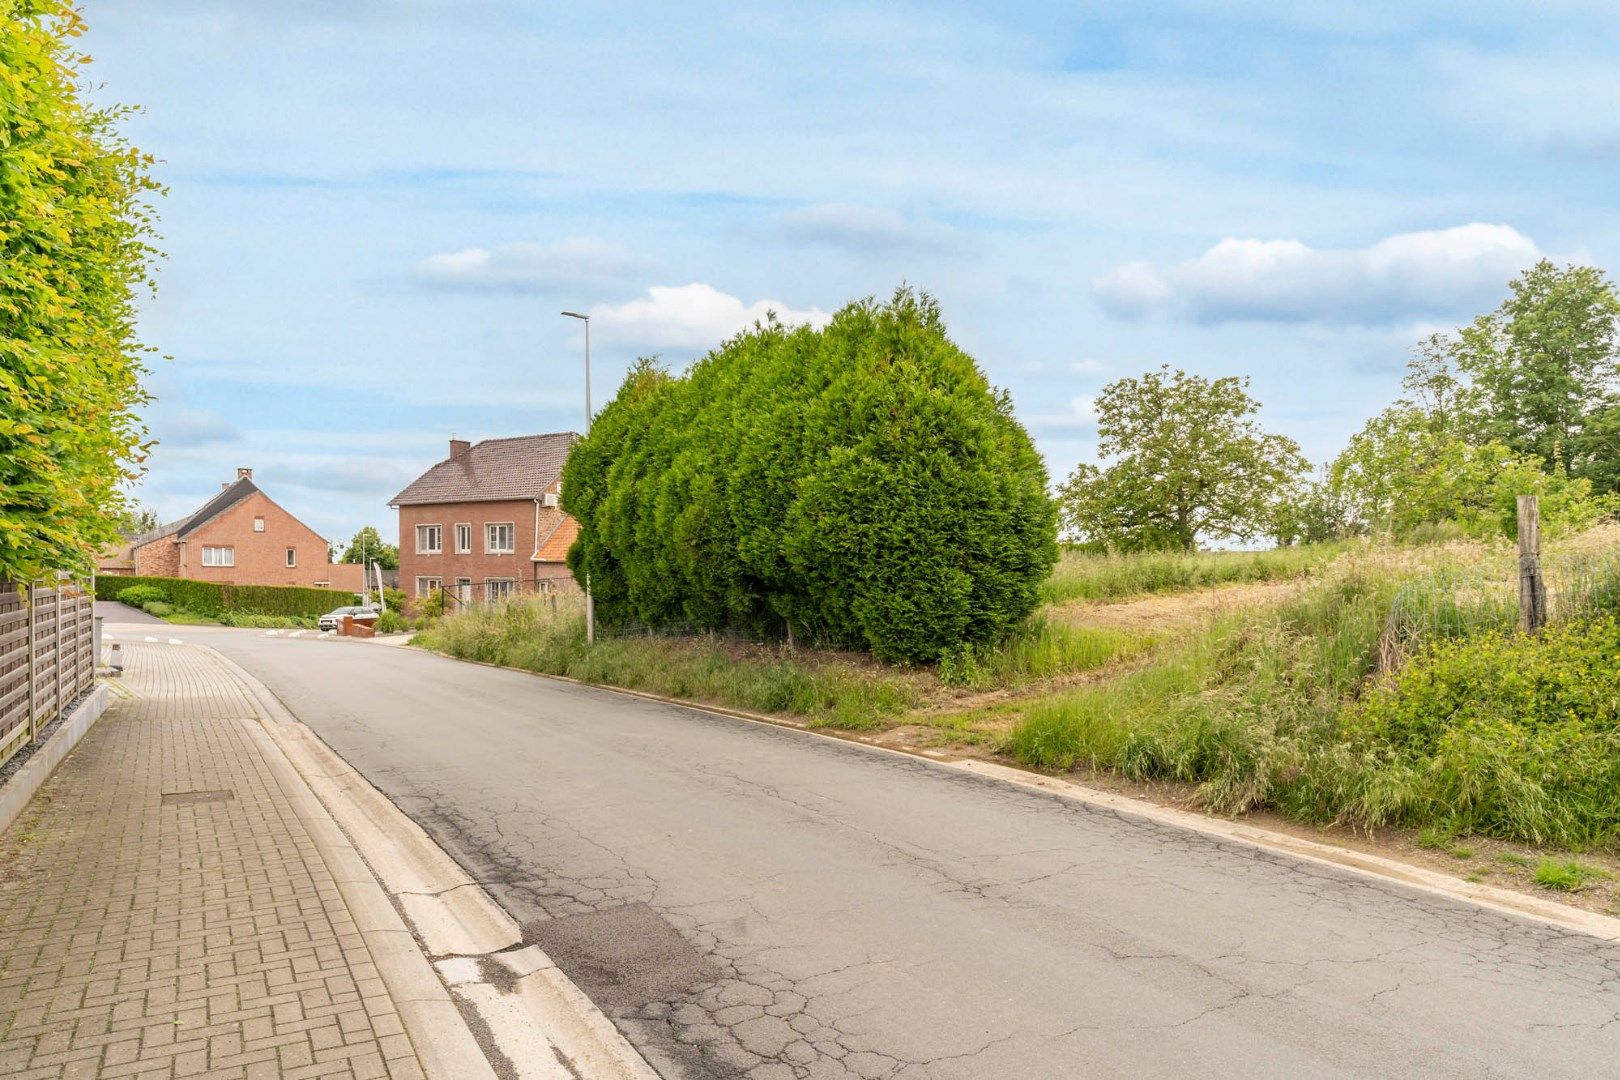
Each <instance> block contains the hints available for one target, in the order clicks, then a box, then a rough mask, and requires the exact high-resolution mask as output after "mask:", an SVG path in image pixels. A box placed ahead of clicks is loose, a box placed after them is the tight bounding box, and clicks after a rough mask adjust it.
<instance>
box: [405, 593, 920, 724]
mask: <svg viewBox="0 0 1620 1080" xmlns="http://www.w3.org/2000/svg"><path fill="white" fill-rule="evenodd" d="M411 644H413V645H417V646H420V647H423V648H428V649H433V650H436V651H438V652H442V653H446V654H448V655H450V656H456V657H461V658H462V659H467V660H480V661H483V662H484V663H489V664H501V665H504V666H506V667H515V668H521V669H523V670H526V671H537V672H542V673H544V674H548V675H566V676H568V677H569V678H572V679H579V680H581V681H582V682H589V683H598V684H601V685H604V686H618V687H623V688H625V689H629V690H642V691H646V692H648V693H654V694H661V695H664V696H666V697H676V698H684V699H687V700H691V701H699V702H707V703H710V704H715V705H727V706H730V707H732V708H737V709H745V710H748V711H751V712H762V713H778V714H788V715H793V716H803V717H806V718H808V719H809V720H810V721H811V722H813V723H816V724H821V725H825V726H829V727H838V728H844V729H851V730H862V729H872V728H877V727H882V726H883V725H884V724H885V723H886V722H888V721H889V720H890V719H892V718H893V717H896V716H899V715H901V714H903V713H905V712H906V711H907V710H909V709H910V708H912V706H913V705H914V704H915V703H916V701H917V699H918V693H917V687H916V685H915V680H912V679H909V678H907V677H906V676H905V674H904V673H903V672H894V673H890V672H887V671H884V670H882V669H876V668H870V667H863V666H861V665H857V664H854V663H841V662H839V661H837V660H835V659H831V658H819V659H818V660H816V661H809V660H807V659H801V658H799V657H797V656H795V657H794V658H791V659H790V658H789V657H787V656H786V655H785V654H778V655H775V656H773V655H771V653H773V652H775V650H771V649H755V650H728V649H726V648H724V647H721V646H717V645H708V644H707V643H702V642H693V641H690V640H684V639H673V638H659V637H607V636H604V637H599V638H598V639H597V643H596V644H595V645H594V646H591V647H587V646H586V644H585V625H584V619H583V615H582V610H581V609H580V608H579V607H578V606H577V605H576V604H573V603H568V602H564V603H562V604H559V605H557V606H556V607H555V608H553V607H552V606H551V605H550V604H549V603H541V602H538V601H530V600H514V601H511V602H509V603H506V604H503V605H501V606H499V607H496V608H488V609H483V610H475V611H468V612H464V613H460V614H457V615H454V616H451V617H449V618H445V619H441V620H440V621H439V622H437V623H436V624H435V625H433V626H431V627H429V628H427V629H426V630H423V631H422V632H420V633H418V634H417V635H416V637H415V638H413V639H412V642H411Z"/></svg>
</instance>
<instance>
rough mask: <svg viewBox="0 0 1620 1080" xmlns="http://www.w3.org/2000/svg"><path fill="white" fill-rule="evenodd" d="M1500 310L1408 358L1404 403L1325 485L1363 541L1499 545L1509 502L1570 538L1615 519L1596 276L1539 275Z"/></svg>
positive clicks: (1610, 369)
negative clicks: (1529, 508)
mask: <svg viewBox="0 0 1620 1080" xmlns="http://www.w3.org/2000/svg"><path fill="white" fill-rule="evenodd" d="M1509 288H1510V292H1511V295H1510V296H1509V297H1508V298H1507V299H1506V300H1505V301H1503V303H1502V304H1501V306H1500V307H1499V308H1497V310H1496V311H1495V312H1493V313H1491V314H1489V315H1483V316H1480V317H1479V318H1477V319H1475V320H1474V321H1473V322H1472V323H1470V324H1469V325H1468V326H1466V327H1463V328H1462V329H1460V330H1458V331H1457V332H1456V333H1455V334H1435V335H1431V336H1430V337H1428V338H1426V339H1425V340H1424V341H1423V342H1422V343H1420V344H1419V346H1418V347H1417V348H1416V349H1415V350H1414V352H1413V355H1412V358H1411V360H1410V361H1409V362H1408V364H1407V373H1406V376H1405V378H1404V379H1403V380H1402V383H1401V386H1402V391H1403V393H1402V396H1401V397H1400V398H1398V399H1397V400H1396V401H1395V402H1394V403H1393V404H1392V405H1390V406H1389V407H1388V408H1386V409H1385V410H1384V411H1383V412H1381V413H1379V414H1378V415H1377V416H1375V417H1373V418H1372V419H1371V420H1369V421H1367V423H1366V425H1365V426H1364V427H1363V428H1362V429H1361V431H1359V432H1358V433H1357V434H1356V435H1355V436H1353V437H1352V438H1351V440H1350V443H1349V445H1348V446H1347V447H1346V448H1345V449H1344V451H1343V452H1342V453H1340V454H1339V456H1338V457H1337V458H1336V459H1335V460H1334V462H1333V464H1332V466H1331V468H1330V470H1329V484H1330V486H1331V487H1332V489H1333V491H1334V492H1335V493H1336V494H1337V496H1338V497H1340V498H1341V499H1343V500H1344V501H1345V502H1346V504H1347V505H1348V506H1350V507H1351V508H1352V514H1353V516H1354V517H1355V518H1356V519H1357V520H1358V521H1360V522H1361V523H1363V524H1364V525H1365V526H1366V527H1368V528H1372V529H1376V530H1379V531H1381V532H1386V533H1393V534H1401V533H1405V532H1410V531H1411V530H1413V529H1416V528H1419V527H1421V526H1426V525H1433V524H1439V523H1453V524H1455V525H1458V526H1460V527H1461V528H1462V529H1463V531H1465V532H1468V533H1473V534H1476V535H1485V534H1491V533H1500V532H1509V531H1511V530H1512V528H1513V523H1514V504H1515V496H1516V495H1520V494H1534V495H1539V496H1540V497H1541V513H1542V519H1543V521H1544V522H1545V523H1546V524H1547V525H1548V526H1549V527H1550V528H1553V529H1559V528H1575V527H1580V526H1582V525H1585V524H1588V523H1590V522H1591V521H1594V520H1596V519H1597V518H1598V517H1600V516H1601V515H1603V514H1605V513H1609V512H1610V511H1611V510H1612V509H1613V507H1612V505H1611V504H1612V503H1613V501H1614V495H1615V493H1616V491H1617V490H1620V488H1617V483H1620V466H1617V464H1616V461H1617V452H1620V408H1617V406H1616V404H1615V401H1614V396H1613V395H1614V392H1615V380H1616V372H1617V367H1616V364H1617V358H1616V350H1615V346H1616V319H1617V317H1620V298H1617V297H1616V295H1615V292H1614V288H1613V286H1611V285H1610V284H1609V282H1608V280H1607V278H1605V277H1604V275H1603V273H1602V271H1600V270H1597V269H1594V268H1592V267H1581V266H1571V267H1566V268H1563V269H1559V268H1557V267H1554V266H1553V265H1552V264H1551V263H1548V262H1545V261H1543V262H1541V263H1538V264H1537V265H1536V266H1534V267H1532V268H1531V269H1529V270H1527V271H1525V273H1524V274H1523V275H1521V276H1520V277H1519V278H1518V279H1517V280H1515V281H1514V282H1512V283H1511V284H1510V286H1509Z"/></svg>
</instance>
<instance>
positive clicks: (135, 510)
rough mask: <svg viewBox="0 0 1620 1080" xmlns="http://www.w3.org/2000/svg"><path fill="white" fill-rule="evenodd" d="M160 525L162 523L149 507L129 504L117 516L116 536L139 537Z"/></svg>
mask: <svg viewBox="0 0 1620 1080" xmlns="http://www.w3.org/2000/svg"><path fill="white" fill-rule="evenodd" d="M162 524H163V521H162V520H161V519H160V518H159V517H158V514H157V511H156V510H153V509H152V508H151V507H150V506H140V505H135V504H131V505H130V506H128V507H126V508H125V509H124V511H123V512H122V513H120V514H119V515H118V534H119V535H120V536H139V535H141V534H142V533H149V532H151V531H152V530H153V529H156V528H158V527H160V526H161V525H162Z"/></svg>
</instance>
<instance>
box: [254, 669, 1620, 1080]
mask: <svg viewBox="0 0 1620 1080" xmlns="http://www.w3.org/2000/svg"><path fill="white" fill-rule="evenodd" d="M310 651H313V648H312V649H311V650H310ZM367 655H369V654H367ZM383 659H384V660H385V661H386V662H388V663H391V664H399V665H401V667H400V668H399V671H404V670H406V667H405V665H417V664H418V663H419V662H420V663H421V664H432V666H431V667H430V668H429V669H428V670H431V671H434V672H438V671H440V670H441V669H440V666H439V665H438V662H436V661H431V659H430V658H414V657H403V658H394V657H384V658H383ZM346 670H347V669H346ZM410 670H416V668H415V667H411V668H410ZM443 670H444V671H447V672H451V673H452V674H454V676H455V680H454V685H453V686H449V687H448V688H447V689H446V690H445V691H444V693H445V695H446V696H445V697H442V698H431V695H432V694H433V693H437V692H438V691H437V690H435V689H434V687H432V686H429V685H426V682H425V681H424V683H422V684H416V686H415V687H414V689H413V691H412V692H413V693H417V694H420V695H421V696H423V697H426V698H429V699H430V700H431V701H432V702H434V704H432V705H421V706H417V707H418V708H419V709H420V710H422V711H423V712H424V714H425V715H424V716H422V717H420V718H417V719H414V720H413V719H410V718H409V717H407V718H406V719H402V720H399V721H397V723H399V724H400V725H401V730H402V735H403V734H408V735H409V737H401V738H398V739H393V738H383V737H380V735H379V732H378V726H379V725H380V724H382V723H384V722H383V721H381V720H378V719H376V717H377V716H378V715H379V710H380V708H381V707H380V706H378V705H377V704H376V702H375V701H374V699H373V696H374V695H380V694H385V693H389V692H394V693H398V691H396V690H393V689H392V688H390V687H388V686H387V685H386V680H383V679H379V680H375V681H372V682H369V683H368V682H364V681H363V680H361V679H359V678H358V677H356V678H350V679H348V680H346V681H345V682H344V685H343V686H342V687H341V688H337V689H334V688H333V687H331V686H329V685H323V687H322V688H321V690H320V702H317V701H307V702H304V703H303V704H302V705H301V706H300V707H299V708H296V709H295V711H296V712H298V713H299V714H300V716H302V717H304V718H305V720H306V722H309V723H311V724H312V726H316V727H317V730H319V731H321V734H323V736H325V737H327V738H328V741H329V742H332V743H333V745H334V746H337V747H338V748H339V749H340V750H341V751H344V752H345V757H347V758H348V760H349V761H350V762H351V764H353V765H354V766H355V767H356V768H358V769H360V770H361V771H362V772H363V773H364V774H365V775H367V776H368V777H370V778H372V779H373V781H374V782H375V783H377V784H378V786H379V787H381V788H382V789H383V790H384V791H386V792H387V793H388V794H389V796H390V797H391V798H393V799H394V800H395V801H396V802H397V803H399V804H400V805H401V807H402V808H404V809H405V811H406V812H407V813H408V814H409V815H410V816H411V817H412V818H414V819H415V820H416V821H417V822H418V823H419V824H420V825H422V826H423V828H425V829H426V830H427V832H428V833H429V834H430V835H431V836H432V837H433V838H434V839H435V841H437V842H438V843H439V844H441V846H443V847H444V848H445V849H446V850H447V851H449V852H450V853H451V854H452V855H453V856H454V857H455V858H456V859H457V861H458V862H460V863H461V865H462V866H463V868H464V869H465V870H466V871H467V873H468V874H469V876H471V877H472V878H473V879H474V880H475V881H476V882H478V883H479V884H480V885H481V886H482V887H484V888H486V889H487V890H488V891H489V892H490V893H491V894H492V895H493V896H494V897H495V898H496V899H497V901H498V902H500V903H501V904H502V905H503V906H504V907H505V908H506V909H507V911H508V912H510V913H511V914H512V915H513V917H514V918H515V919H516V921H517V922H518V923H519V925H520V926H522V927H524V928H525V939H526V943H528V941H527V939H528V938H529V936H530V934H531V932H533V931H532V928H533V927H536V926H539V925H542V924H543V923H544V922H545V921H546V920H567V919H571V918H574V917H586V916H594V915H601V914H602V913H605V912H611V911H614V910H615V909H622V908H632V907H644V908H645V909H647V911H648V912H650V913H651V916H656V917H657V918H658V919H661V920H662V921H663V922H664V923H665V924H667V927H668V928H671V933H673V934H674V935H677V936H678V937H679V938H680V939H681V941H682V942H684V946H683V947H689V948H690V949H691V950H692V951H693V952H694V953H695V954H696V955H698V956H699V957H700V958H701V959H702V960H703V961H704V962H705V966H704V967H703V969H702V970H703V972H704V974H703V976H702V977H701V978H700V979H695V980H694V981H692V982H691V983H690V984H683V985H681V986H680V987H679V988H678V989H676V990H673V991H668V992H666V991H664V990H662V989H661V990H660V991H659V996H658V998H657V1000H635V1001H634V1002H633V1003H630V1004H622V1003H621V1004H615V1005H611V1006H610V1007H606V1008H605V1011H607V1012H608V1014H609V1016H610V1018H611V1019H612V1021H613V1022H614V1023H615V1024H616V1025H617V1026H618V1028H619V1029H620V1030H621V1032H623V1033H624V1035H625V1036H626V1037H627V1038H628V1039H629V1041H630V1042H631V1043H632V1044H633V1045H635V1046H636V1047H637V1048H638V1049H639V1050H641V1051H642V1052H643V1053H644V1054H645V1055H646V1057H647V1058H648V1060H649V1061H650V1062H651V1063H652V1064H653V1065H654V1067H655V1068H656V1069H657V1070H658V1071H659V1072H660V1073H661V1074H662V1075H664V1076H665V1077H668V1078H671V1080H676V1078H679V1080H698V1078H708V1077H719V1078H739V1077H746V1078H748V1080H824V1078H838V1077H860V1078H864V1080H918V1078H924V1077H926V1078H929V1080H933V1078H936V1077H937V1078H941V1080H944V1078H952V1080H954V1078H960V1077H993V1078H996V1080H1000V1078H1002V1077H1007V1078H1009V1080H1011V1078H1026V1077H1030V1078H1040V1080H1045V1078H1046V1077H1057V1076H1076V1075H1087V1076H1090V1075H1099V1076H1100V1075H1121V1074H1123V1073H1125V1072H1127V1071H1128V1070H1129V1067H1130V1066H1132V1065H1136V1066H1142V1065H1143V1064H1144V1063H1152V1064H1154V1065H1157V1066H1158V1071H1160V1072H1166V1073H1168V1072H1175V1073H1177V1074H1188V1073H1193V1072H1198V1073H1200V1074H1202V1075H1209V1074H1210V1073H1212V1072H1213V1073H1217V1074H1218V1073H1221V1072H1222V1071H1223V1070H1230V1069H1231V1068H1232V1067H1234V1065H1235V1064H1236V1063H1238V1062H1248V1061H1252V1060H1254V1055H1256V1054H1263V1053H1266V1052H1268V1051H1269V1052H1271V1053H1272V1054H1275V1055H1277V1056H1276V1057H1275V1058H1267V1059H1265V1060H1266V1061H1267V1063H1268V1064H1270V1065H1272V1066H1273V1067H1274V1068H1275V1067H1276V1062H1278V1061H1289V1062H1290V1064H1292V1065H1295V1066H1298V1067H1297V1068H1296V1070H1295V1072H1296V1074H1298V1075H1307V1074H1309V1075H1335V1074H1339V1075H1342V1074H1343V1073H1344V1072H1346V1071H1350V1072H1355V1071H1361V1072H1363V1073H1379V1072H1383V1073H1398V1072H1403V1071H1405V1072H1413V1071H1421V1072H1425V1073H1427V1074H1428V1075H1433V1076H1470V1077H1471V1076H1513V1075H1526V1074H1536V1073H1539V1074H1545V1075H1561V1076H1589V1075H1596V1074H1599V1073H1601V1071H1602V1069H1603V1068H1604V1066H1603V1065H1602V1062H1604V1061H1613V1060H1620V944H1617V943H1615V942H1609V941H1603V940H1600V939H1597V938H1592V937H1587V936H1583V935H1580V934H1576V933H1572V932H1569V931H1566V930H1562V929H1559V928H1555V927H1551V926H1546V925H1542V924H1538V923H1533V922H1530V921H1527V920H1521V919H1517V918H1514V917H1512V916H1508V915H1505V914H1501V913H1497V912H1494V911H1490V910H1487V909H1483V908H1476V907H1472V906H1469V905H1466V904H1463V903H1460V902H1456V901H1452V900H1448V899H1446V898H1443V897H1438V896H1434V895H1431V894H1427V893H1420V892H1417V891H1414V890H1409V889H1406V888H1404V887H1402V886H1400V885H1398V884H1396V883H1392V882H1387V881H1379V880H1373V879H1368V878H1363V877H1361V876H1359V875H1356V874H1353V873H1351V872H1348V871H1346V870H1343V869H1340V868H1336V867H1329V866H1324V865H1321V864H1318V863H1312V862H1307V861H1303V860H1299V859H1295V858H1292V857H1290V856H1287V855H1285V854H1283V853H1280V852H1272V851H1266V850H1262V849H1258V848H1253V847H1250V846H1248V845H1246V844H1242V843H1241V842H1238V841H1235V840H1229V839H1222V838H1217V837H1211V836H1208V835H1205V834H1201V833H1193V832H1186V831H1182V830H1177V829H1174V828H1171V827H1168V826H1166V825H1163V824H1160V823H1157V822H1153V821H1149V820H1146V819H1141V818H1136V817H1133V816H1131V815H1129V814H1127V813H1123V812H1121V811H1119V810H1116V809H1114V808H1111V807H1099V806H1094V805H1089V804H1084V803H1077V802H1074V801H1071V800H1067V799H1064V798H1062V797H1060V796H1058V795H1056V794H1053V793H1048V792H1042V791H1039V790H1035V789H1029V788H1020V787H1014V786H1011V785H1006V784H1002V783H1000V782H998V781H996V780H994V779H991V778H987V777H981V776H975V775H972V774H969V773H965V772H961V771H956V770H951V769H947V768H942V767H940V766H938V765H936V764H932V763H929V762H926V761H923V760H920V759H912V758H898V757H891V756H888V755H878V754H874V753H870V752H868V751H866V750H863V749H862V748H860V747H858V746H854V745H851V744H847V743H842V742H832V741H824V740H819V739H816V738H815V737H813V736H806V735H804V734H802V733H798V732H792V731H787V730H785V729H780V728H771V727H763V726H755V725H748V724H745V723H742V722H740V721H736V720H732V719H729V718H724V717H716V716H710V715H708V714H702V713H693V712H690V711H687V710H681V709H678V708H675V707H671V706H662V705H653V704H650V703H640V702H629V701H625V700H622V699H618V698H608V697H606V696H604V695H599V694H597V693H596V692H594V691H588V690H583V689H579V688H568V689H566V690H564V689H560V688H556V687H552V686H551V685H550V684H547V683H543V682H540V681H536V680H532V679H528V678H527V677H521V676H515V675H508V674H506V673H500V672H495V671H489V670H486V669H462V668H448V667H446V668H443ZM397 674H398V672H394V674H393V675H389V676H388V677H389V678H393V677H394V676H395V675H397ZM304 677H307V676H306V673H304V672H302V671H300V672H297V673H295V674H290V675H284V676H283V683H284V685H285V681H286V680H289V679H297V678H304ZM469 684H470V685H471V686H472V688H473V690H475V691H476V693H472V694H471V695H470V696H467V697H465V698H464V695H468V694H469ZM502 687H506V689H501V688H502ZM334 693H336V694H349V693H352V694H354V695H355V698H354V700H353V703H352V704H351V705H349V706H348V709H349V711H348V712H347V713H345V714H344V716H345V717H355V718H358V719H354V720H352V721H350V720H347V719H345V720H342V721H339V722H336V723H335V724H326V725H324V730H323V725H322V722H321V718H322V715H324V714H322V713H321V712H320V709H322V708H329V709H337V710H338V711H341V709H342V706H327V705H324V704H323V703H322V702H324V700H325V698H327V697H329V696H331V695H332V694H334ZM503 695H504V696H503ZM311 696H312V697H314V696H315V695H314V694H313V692H312V694H311ZM544 702H553V703H554V704H553V705H548V706H544V707H542V704H541V703H544ZM452 703H453V704H452ZM398 707H399V708H400V709H401V710H402V715H403V710H404V705H403V704H400V705H399V706H398ZM434 709H439V710H440V711H439V712H434V711H433V710H434ZM451 709H459V710H460V715H462V716H465V717H467V718H468V719H467V725H468V730H467V734H466V736H465V738H464V739H463V738H462V737H461V735H460V733H459V732H458V737H457V739H456V740H453V741H454V742H456V743H457V744H460V743H463V742H464V743H465V746H461V745H456V746H451V745H448V744H447V743H446V741H445V740H444V739H443V732H444V726H443V725H444V719H443V718H444V716H445V715H451V713H450V711H449V710H451ZM593 709H595V710H597V711H595V712H591V711H590V710H593ZM474 710H476V713H474V712H473V711H474ZM548 710H549V711H548ZM388 722H389V723H395V722H396V721H394V720H392V719H391V720H389V721H388ZM346 723H352V725H353V726H352V727H345V726H344V725H345V724H346ZM412 723H415V724H418V725H419V726H418V727H417V728H416V729H415V730H412V729H411V727H410V724H412ZM333 727H336V729H337V730H336V731H333V730H332V729H333ZM1206 913H1207V914H1206ZM651 916H649V917H651ZM584 921H585V922H589V919H586V920H584ZM603 925H609V926H610V925H613V924H612V921H611V920H604V922H603ZM559 963H561V961H559ZM1015 965H1016V966H1015ZM1043 965H1046V966H1045V967H1043ZM564 970H565V971H568V973H569V974H570V975H571V976H573V977H575V979H576V981H578V982H580V983H581V984H582V986H583V985H587V984H588V982H589V980H588V978H587V976H588V975H590V974H591V973H590V972H583V971H569V969H568V968H567V967H564ZM608 974H611V972H610V973H608ZM604 1000H605V999H604ZM1160 1051H1164V1053H1163V1054H1160V1053H1159V1052H1160ZM1176 1053H1182V1054H1183V1055H1184V1056H1181V1057H1177V1056H1175V1054H1176ZM1156 1054H1157V1055H1159V1056H1155V1055H1156ZM1217 1054H1221V1055H1225V1056H1223V1057H1217V1056H1215V1055H1217ZM1167 1062H1168V1063H1169V1064H1168V1065H1167V1064H1166V1063H1167ZM1136 1071H1137V1072H1138V1073H1141V1072H1143V1071H1148V1072H1151V1071H1154V1070H1153V1069H1151V1068H1148V1069H1145V1070H1144V1069H1143V1068H1138V1069H1137V1070H1136Z"/></svg>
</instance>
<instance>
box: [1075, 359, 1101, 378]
mask: <svg viewBox="0 0 1620 1080" xmlns="http://www.w3.org/2000/svg"><path fill="white" fill-rule="evenodd" d="M1069 370H1070V371H1071V372H1073V373H1074V374H1076V375H1101V374H1102V373H1103V372H1105V371H1107V370H1108V365H1107V364H1105V363H1103V362H1102V361H1101V360H1076V361H1075V362H1074V363H1072V364H1070V365H1069Z"/></svg>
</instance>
